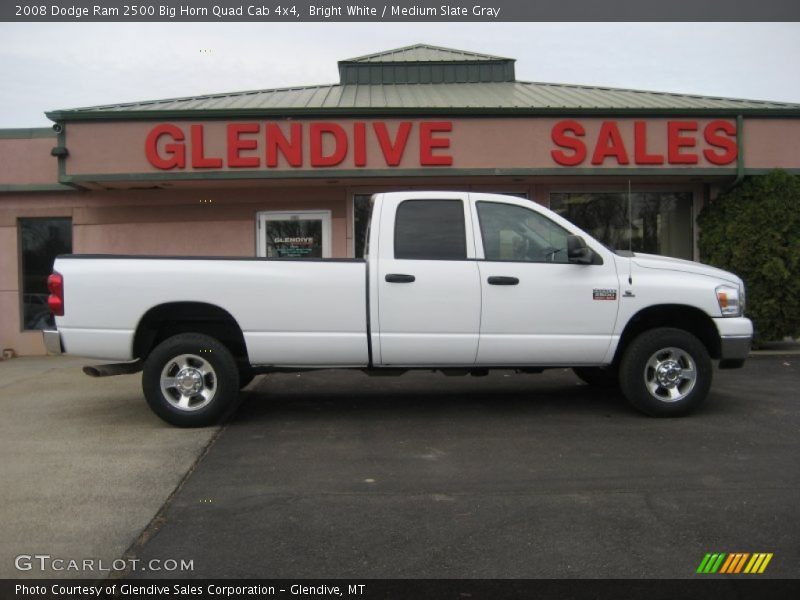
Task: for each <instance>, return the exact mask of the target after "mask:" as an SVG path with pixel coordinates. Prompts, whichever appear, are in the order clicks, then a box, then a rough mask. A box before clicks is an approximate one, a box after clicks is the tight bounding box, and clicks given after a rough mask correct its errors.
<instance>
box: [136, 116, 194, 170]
mask: <svg viewBox="0 0 800 600" xmlns="http://www.w3.org/2000/svg"><path fill="white" fill-rule="evenodd" d="M162 135H168V136H170V137H171V138H172V140H173V142H182V141H183V139H184V138H183V131H181V129H180V128H179V127H176V126H175V125H170V124H165V125H156V126H155V127H153V129H151V130H150V133H148V134H147V139H146V140H145V143H144V154H145V156H147V160H148V161H149V162H150V164H151V165H153V166H154V167H155V168H156V169H165V170H166V169H174V168H175V167H178V168H179V169H184V168H186V147H185V146H184V145H183V144H175V143H171V144H164V151H165V152H168V153H169V155H168V156H167V157H166V158H163V157H162V156H161V155H159V153H158V140H159V139H160V138H161V136H162Z"/></svg>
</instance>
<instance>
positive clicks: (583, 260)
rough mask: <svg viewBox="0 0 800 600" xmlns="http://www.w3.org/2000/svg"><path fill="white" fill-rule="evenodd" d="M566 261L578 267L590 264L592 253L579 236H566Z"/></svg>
mask: <svg viewBox="0 0 800 600" xmlns="http://www.w3.org/2000/svg"><path fill="white" fill-rule="evenodd" d="M567 260H569V262H571V263H576V264H579V265H590V264H592V251H591V250H590V249H589V247H588V246H587V245H586V242H585V241H584V240H583V238H582V237H581V236H579V235H568V236H567Z"/></svg>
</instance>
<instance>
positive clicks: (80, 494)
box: [0, 357, 218, 578]
mask: <svg viewBox="0 0 800 600" xmlns="http://www.w3.org/2000/svg"><path fill="white" fill-rule="evenodd" d="M88 363H91V361H87V360H85V359H75V358H69V357H49V358H47V357H41V358H38V357H37V358H17V359H13V360H9V361H2V362H0V410H2V418H0V456H1V457H2V460H0V523H2V535H0V578H6V577H14V578H17V577H85V578H104V577H106V576H108V574H109V573H108V571H105V572H104V571H97V570H93V571H75V570H63V571H54V570H52V569H45V570H44V571H42V570H40V569H39V568H38V567H39V564H38V563H37V562H36V561H32V562H33V563H34V566H33V568H31V569H30V570H28V571H19V570H17V568H16V567H15V557H17V556H19V555H36V554H40V555H50V556H51V557H52V558H54V559H55V558H59V559H64V561H65V562H64V563H63V565H60V566H63V567H67V566H68V564H69V563H68V561H69V560H76V561H79V562H81V561H83V560H84V559H89V560H94V561H95V563H94V565H95V569H96V567H97V566H99V565H98V561H102V562H103V565H104V566H105V567H106V568H110V567H111V565H112V562H113V561H114V560H115V559H119V558H120V557H121V556H123V554H124V553H125V551H126V549H127V548H128V547H130V546H131V544H132V543H133V542H134V541H135V540H136V539H137V538H138V537H139V535H140V533H141V532H142V530H143V529H144V528H145V527H146V526H147V525H148V523H150V521H151V519H153V517H154V516H155V515H156V514H157V513H158V511H159V509H160V508H161V506H162V505H163V504H164V502H165V501H166V499H167V498H168V497H169V496H170V494H171V493H172V492H173V491H174V490H175V488H176V486H177V485H178V484H179V483H180V482H181V480H182V479H183V477H184V476H185V475H186V473H187V472H188V471H189V470H190V469H191V468H192V466H193V465H194V463H195V461H196V460H197V458H198V457H199V456H200V455H201V454H202V452H203V450H204V448H205V447H206V446H207V445H208V444H209V442H210V441H211V440H212V439H213V437H214V436H215V435H216V433H217V432H218V428H207V429H194V430H184V429H177V428H174V427H170V426H169V425H167V424H166V423H163V422H162V421H161V420H159V419H158V418H157V417H156V416H155V415H153V414H152V413H151V412H150V409H149V408H148V407H147V405H146V404H145V401H144V398H143V397H142V392H141V386H140V377H139V375H127V376H120V377H109V378H104V379H91V378H89V377H87V376H86V375H84V374H83V373H82V372H81V366H83V365H84V364H88ZM22 562H23V564H25V563H27V562H28V561H27V560H25V559H23V561H22ZM57 564H58V563H57Z"/></svg>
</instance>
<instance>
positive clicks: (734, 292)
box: [717, 285, 744, 317]
mask: <svg viewBox="0 0 800 600" xmlns="http://www.w3.org/2000/svg"><path fill="white" fill-rule="evenodd" d="M741 291H742V292H743V291H744V290H741ZM717 302H718V303H719V310H720V312H721V313H722V316H723V317H740V316H741V315H742V310H743V304H744V294H743V293H742V294H740V290H739V288H738V287H732V286H730V285H721V286H719V287H717Z"/></svg>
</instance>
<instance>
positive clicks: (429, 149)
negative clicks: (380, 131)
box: [376, 121, 453, 167]
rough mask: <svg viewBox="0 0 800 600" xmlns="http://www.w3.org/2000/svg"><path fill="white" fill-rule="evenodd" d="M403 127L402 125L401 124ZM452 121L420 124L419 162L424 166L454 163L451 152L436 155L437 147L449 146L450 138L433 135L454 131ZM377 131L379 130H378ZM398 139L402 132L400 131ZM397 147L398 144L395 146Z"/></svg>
mask: <svg viewBox="0 0 800 600" xmlns="http://www.w3.org/2000/svg"><path fill="white" fill-rule="evenodd" d="M401 127H402V126H401ZM452 130H453V124H452V123H451V122H450V121H440V122H424V123H420V124H419V163H420V164H421V165H422V166H424V167H432V166H436V165H446V166H449V165H452V164H453V157H452V156H451V155H449V154H440V155H434V154H433V150H434V149H435V148H449V147H450V138H449V137H448V138H444V137H433V134H434V133H439V132H446V131H452ZM376 132H377V130H376ZM397 137H398V139H399V138H400V132H399V131H398V135H397ZM395 147H396V146H395Z"/></svg>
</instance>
